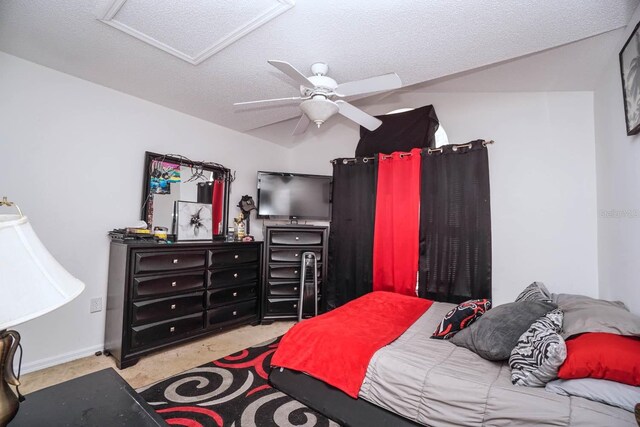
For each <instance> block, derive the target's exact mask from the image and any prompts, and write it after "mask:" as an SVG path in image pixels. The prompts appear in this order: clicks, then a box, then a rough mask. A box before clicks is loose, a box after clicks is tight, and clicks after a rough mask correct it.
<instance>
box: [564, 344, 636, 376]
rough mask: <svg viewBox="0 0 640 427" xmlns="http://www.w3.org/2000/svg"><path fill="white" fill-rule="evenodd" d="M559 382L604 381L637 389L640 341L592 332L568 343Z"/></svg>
mask: <svg viewBox="0 0 640 427" xmlns="http://www.w3.org/2000/svg"><path fill="white" fill-rule="evenodd" d="M558 377H559V378H562V379H565V380H566V379H573V378H603V379H606V380H611V381H617V382H620V383H624V384H629V385H633V386H640V338H638V337H625V336H622V335H615V334H606V333H604V332H592V333H587V334H582V335H579V336H577V337H576V338H572V339H570V340H568V341H567V359H566V360H565V361H564V364H563V365H562V366H561V367H560V370H559V371H558Z"/></svg>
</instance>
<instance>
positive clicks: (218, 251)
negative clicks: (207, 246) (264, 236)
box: [209, 245, 260, 268]
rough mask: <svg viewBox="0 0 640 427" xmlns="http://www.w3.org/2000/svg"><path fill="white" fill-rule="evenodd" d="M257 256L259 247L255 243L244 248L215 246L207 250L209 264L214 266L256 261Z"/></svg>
mask: <svg viewBox="0 0 640 427" xmlns="http://www.w3.org/2000/svg"><path fill="white" fill-rule="evenodd" d="M259 257H260V254H259V247H258V246H255V245H251V246H249V247H244V248H243V247H241V246H236V247H233V248H215V249H212V250H210V251H209V266H210V267H214V268H215V267H225V266H230V265H237V264H246V263H249V262H258V258H259Z"/></svg>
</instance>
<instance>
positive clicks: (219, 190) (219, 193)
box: [211, 180, 227, 235]
mask: <svg viewBox="0 0 640 427" xmlns="http://www.w3.org/2000/svg"><path fill="white" fill-rule="evenodd" d="M212 191H213V194H212V195H211V205H212V207H213V214H212V219H213V234H214V235H218V234H225V233H226V232H227V230H223V229H222V211H224V181H219V180H215V181H213V190H212Z"/></svg>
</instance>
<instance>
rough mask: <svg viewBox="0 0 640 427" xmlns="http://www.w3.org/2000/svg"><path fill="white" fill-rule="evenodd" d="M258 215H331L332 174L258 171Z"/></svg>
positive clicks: (285, 217) (315, 217) (277, 217)
mask: <svg viewBox="0 0 640 427" xmlns="http://www.w3.org/2000/svg"><path fill="white" fill-rule="evenodd" d="M258 218H267V219H314V220H326V221H328V220H330V219H331V177H330V176H325V175H303V174H295V173H285V172H263V171H259V172H258Z"/></svg>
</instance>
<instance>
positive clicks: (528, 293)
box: [516, 282, 551, 302]
mask: <svg viewBox="0 0 640 427" xmlns="http://www.w3.org/2000/svg"><path fill="white" fill-rule="evenodd" d="M518 301H551V293H550V292H549V290H548V289H547V287H546V286H545V285H544V283H542V282H533V283H532V284H530V285H529V286H527V287H526V288H524V291H522V292H520V295H518V297H517V298H516V302H518Z"/></svg>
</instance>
